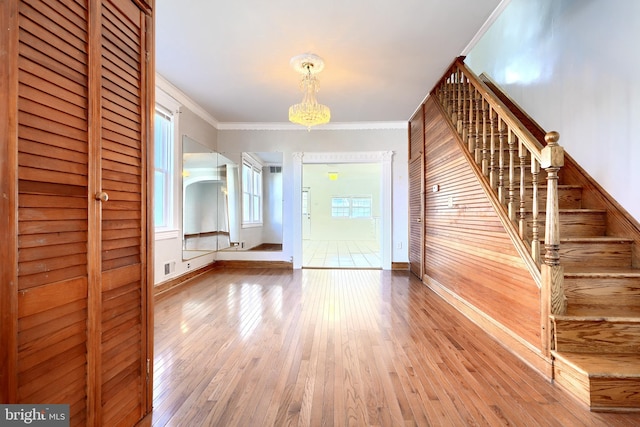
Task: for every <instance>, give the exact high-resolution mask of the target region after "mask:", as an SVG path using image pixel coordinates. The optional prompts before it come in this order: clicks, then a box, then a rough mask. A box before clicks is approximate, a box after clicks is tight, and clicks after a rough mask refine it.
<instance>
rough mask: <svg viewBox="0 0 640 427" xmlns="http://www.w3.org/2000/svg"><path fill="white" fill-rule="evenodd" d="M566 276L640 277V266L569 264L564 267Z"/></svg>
mask: <svg viewBox="0 0 640 427" xmlns="http://www.w3.org/2000/svg"><path fill="white" fill-rule="evenodd" d="M564 277H590V278H598V277H601V278H605V277H630V278H634V277H635V278H640V268H631V267H582V266H573V267H570V266H567V267H565V269H564Z"/></svg>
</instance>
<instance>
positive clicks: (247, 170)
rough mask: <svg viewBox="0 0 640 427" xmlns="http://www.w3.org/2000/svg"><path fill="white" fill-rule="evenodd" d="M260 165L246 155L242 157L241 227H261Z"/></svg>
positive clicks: (261, 188)
mask: <svg viewBox="0 0 640 427" xmlns="http://www.w3.org/2000/svg"><path fill="white" fill-rule="evenodd" d="M262 166H263V165H262V164H261V163H260V162H259V161H257V160H256V159H255V158H253V157H251V156H250V155H248V154H245V153H243V155H242V174H241V177H242V179H241V181H242V182H241V188H242V227H243V228H249V227H261V226H262V225H263V217H264V212H263V199H264V194H263V187H264V183H263V173H262Z"/></svg>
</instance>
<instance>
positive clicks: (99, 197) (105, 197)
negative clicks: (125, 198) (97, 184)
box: [96, 191, 109, 202]
mask: <svg viewBox="0 0 640 427" xmlns="http://www.w3.org/2000/svg"><path fill="white" fill-rule="evenodd" d="M96 200H100V201H101V202H106V201H107V200H109V195H108V194H107V193H106V192H104V191H101V192H99V193H96Z"/></svg>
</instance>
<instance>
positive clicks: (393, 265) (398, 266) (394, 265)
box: [391, 262, 409, 270]
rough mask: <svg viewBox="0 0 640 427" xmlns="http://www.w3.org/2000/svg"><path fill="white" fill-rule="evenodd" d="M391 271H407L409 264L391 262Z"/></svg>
mask: <svg viewBox="0 0 640 427" xmlns="http://www.w3.org/2000/svg"><path fill="white" fill-rule="evenodd" d="M391 269H392V270H408V269H409V263H408V262H392V263H391Z"/></svg>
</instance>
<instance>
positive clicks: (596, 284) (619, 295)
mask: <svg viewBox="0 0 640 427" xmlns="http://www.w3.org/2000/svg"><path fill="white" fill-rule="evenodd" d="M564 293H565V296H566V297H567V300H568V301H569V304H570V305H571V304H572V303H575V304H580V305H594V306H597V305H601V306H610V307H615V306H616V305H618V306H636V307H640V278H637V277H565V279H564Z"/></svg>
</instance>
